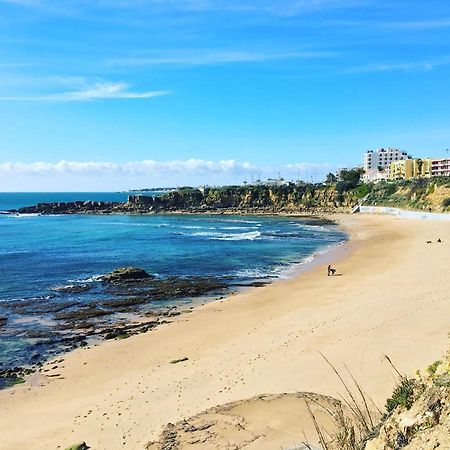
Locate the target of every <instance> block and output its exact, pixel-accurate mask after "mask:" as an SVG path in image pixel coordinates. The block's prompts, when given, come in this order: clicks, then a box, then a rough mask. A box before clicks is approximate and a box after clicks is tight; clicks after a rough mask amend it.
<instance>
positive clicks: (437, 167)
mask: <svg viewBox="0 0 450 450" xmlns="http://www.w3.org/2000/svg"><path fill="white" fill-rule="evenodd" d="M438 176H450V161H449V160H448V159H446V158H434V159H433V158H425V159H420V158H415V159H408V160H402V161H393V162H391V164H390V165H389V180H410V179H411V178H430V177H438Z"/></svg>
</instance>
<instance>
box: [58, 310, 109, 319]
mask: <svg viewBox="0 0 450 450" xmlns="http://www.w3.org/2000/svg"><path fill="white" fill-rule="evenodd" d="M108 314H112V311H105V310H104V309H99V308H94V307H91V308H81V309H77V310H76V311H68V312H62V313H57V314H55V319H57V320H86V319H93V318H95V317H102V316H107V315H108Z"/></svg>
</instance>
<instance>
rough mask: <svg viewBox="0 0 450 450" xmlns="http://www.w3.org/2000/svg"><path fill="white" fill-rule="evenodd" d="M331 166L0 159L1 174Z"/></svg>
mask: <svg viewBox="0 0 450 450" xmlns="http://www.w3.org/2000/svg"><path fill="white" fill-rule="evenodd" d="M330 168H331V166H330V165H328V164H311V163H295V164H286V165H280V166H276V167H275V166H258V165H256V164H252V163H249V162H239V161H235V160H233V159H229V160H220V161H211V160H204V159H194V158H192V159H187V160H172V161H155V160H144V161H129V162H124V163H117V162H93V161H59V162H56V163H51V162H44V161H40V162H32V163H23V162H4V163H0V175H1V176H5V177H6V176H23V175H26V176H40V177H53V176H66V175H80V176H88V177H90V176H99V175H100V176H114V175H133V176H148V175H154V174H158V175H162V174H165V173H169V174H171V175H173V174H177V173H178V174H183V175H186V174H191V175H202V174H251V173H255V174H256V173H257V172H258V173H262V174H268V175H273V174H274V173H277V172H278V171H281V172H282V175H293V174H297V172H298V171H300V172H311V171H323V170H329V169H330Z"/></svg>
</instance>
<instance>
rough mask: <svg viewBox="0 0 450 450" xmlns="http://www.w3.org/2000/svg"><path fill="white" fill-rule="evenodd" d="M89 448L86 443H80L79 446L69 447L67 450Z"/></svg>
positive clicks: (84, 449) (86, 449)
mask: <svg viewBox="0 0 450 450" xmlns="http://www.w3.org/2000/svg"><path fill="white" fill-rule="evenodd" d="M88 448H89V447H88V445H87V444H86V442H79V443H78V444H75V445H71V446H70V447H67V448H66V449H65V450H88Z"/></svg>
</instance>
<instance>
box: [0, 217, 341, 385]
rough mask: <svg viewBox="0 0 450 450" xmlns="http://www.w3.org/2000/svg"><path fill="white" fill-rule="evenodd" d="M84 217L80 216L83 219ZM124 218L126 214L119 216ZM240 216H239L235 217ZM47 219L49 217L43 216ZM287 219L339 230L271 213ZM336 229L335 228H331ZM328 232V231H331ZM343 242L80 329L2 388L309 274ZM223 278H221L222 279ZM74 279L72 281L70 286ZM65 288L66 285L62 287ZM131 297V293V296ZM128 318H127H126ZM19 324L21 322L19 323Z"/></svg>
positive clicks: (15, 370) (9, 373)
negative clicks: (73, 356) (85, 351)
mask: <svg viewBox="0 0 450 450" xmlns="http://www.w3.org/2000/svg"><path fill="white" fill-rule="evenodd" d="M174 214H176V215H182V216H183V215H186V214H185V213H182V212H181V213H175V212H174V213H168V214H166V213H160V214H158V215H163V216H164V215H168V216H172V215H174ZM83 215H84V214H80V216H83ZM118 215H122V214H118ZM151 215H153V214H151ZM195 215H201V216H206V217H207V216H221V215H222V214H216V215H214V214H195ZM233 215H236V214H233ZM43 216H45V215H43ZM261 216H263V217H267V216H268V215H266V214H259V215H254V214H248V215H246V214H239V215H236V217H255V218H257V217H261ZM281 216H282V217H286V218H289V219H293V220H294V219H303V220H302V221H301V222H300V223H308V222H309V223H311V224H313V225H317V226H326V227H330V228H329V231H331V232H332V230H333V229H335V228H338V227H337V223H336V221H334V220H332V219H328V218H323V217H320V218H319V217H317V216H315V215H312V216H304V215H298V214H284V215H279V214H270V217H273V218H279V217H281ZM331 227H332V228H331ZM327 229H328V228H327ZM342 239H343V240H342V241H339V242H336V243H334V244H329V245H327V244H324V246H323V247H321V248H320V249H319V250H316V251H315V252H313V253H311V254H310V255H308V256H306V257H304V258H302V259H301V260H300V261H298V260H297V261H295V260H294V261H291V262H289V263H283V262H282V261H279V265H278V266H277V268H276V270H274V271H273V272H271V273H269V272H267V274H265V275H261V276H260V277H257V276H255V277H250V276H249V277H248V279H236V280H235V281H230V283H229V285H227V286H224V287H223V288H222V289H221V290H220V291H217V292H208V293H205V294H199V295H197V296H194V297H186V298H180V299H177V298H176V297H175V298H170V299H168V300H167V301H166V302H165V303H166V304H165V305H160V306H158V307H153V308H150V309H146V310H142V309H139V308H136V309H134V310H130V311H127V312H122V313H115V314H114V315H118V317H114V316H113V315H111V316H108V317H111V320H108V321H107V322H105V323H102V324H99V327H98V329H96V330H95V332H94V331H92V330H86V331H84V329H82V328H80V329H78V328H77V332H76V334H75V337H76V338H77V339H75V341H74V342H75V344H74V345H73V346H71V347H55V348H54V349H53V347H51V348H52V351H51V352H50V354H49V355H43V354H42V356H41V359H39V360H34V361H33V362H30V363H29V364H24V363H22V364H21V365H17V363H16V365H15V366H5V367H4V368H3V369H2V370H0V375H1V377H2V378H0V389H10V388H11V387H13V386H14V385H16V384H22V383H23V382H24V381H26V379H27V378H29V376H30V375H31V374H33V373H37V372H39V370H40V367H41V366H42V365H44V364H46V363H48V361H51V360H53V359H55V358H56V359H59V358H61V357H64V356H65V355H66V354H68V353H70V352H72V351H73V350H75V349H76V348H79V347H82V346H86V345H88V346H91V347H92V346H98V345H101V344H102V343H103V342H106V341H108V340H111V339H115V338H117V337H114V336H120V339H123V338H129V337H131V336H133V335H137V334H142V333H147V332H149V331H151V330H154V329H156V328H157V327H158V326H160V325H161V324H162V323H166V322H167V321H170V320H172V319H173V317H175V316H178V315H180V314H186V313H190V312H191V311H192V310H193V309H195V308H198V307H199V306H203V305H205V304H208V303H211V302H215V301H220V300H223V299H224V298H227V297H230V296H234V295H238V294H242V293H245V292H247V291H248V290H254V289H261V288H264V286H268V285H270V284H273V283H277V282H278V281H283V280H288V279H292V278H295V277H297V276H298V275H300V274H302V273H305V272H307V271H309V270H312V269H313V268H314V267H315V266H317V265H318V264H320V263H325V262H327V263H328V262H332V260H333V259H334V258H335V257H337V255H338V254H339V252H340V248H339V247H340V245H341V244H344V243H345V242H347V240H348V236H345V237H343V238H342ZM100 277H101V275H97V276H93V277H89V278H88V279H86V280H85V279H83V280H75V282H83V283H85V282H86V281H89V280H91V281H92V280H95V279H97V278H100ZM218 278H220V277H218ZM73 281H74V280H69V281H68V283H69V284H68V286H70V285H71V283H72V282H73ZM62 287H64V285H62ZM130 296H131V294H130ZM125 316H126V317H125ZM17 320H18V321H20V319H16V321H17ZM18 323H19V322H18ZM74 330H75V329H72V328H70V327H69V328H67V331H68V332H70V331H74Z"/></svg>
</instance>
